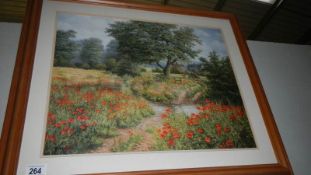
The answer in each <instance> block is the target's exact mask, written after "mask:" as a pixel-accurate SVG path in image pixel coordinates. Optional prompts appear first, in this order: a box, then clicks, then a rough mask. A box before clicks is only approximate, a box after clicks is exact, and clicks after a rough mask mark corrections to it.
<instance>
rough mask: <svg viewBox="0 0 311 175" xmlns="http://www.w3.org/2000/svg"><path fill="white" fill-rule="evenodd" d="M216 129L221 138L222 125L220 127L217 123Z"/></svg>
mask: <svg viewBox="0 0 311 175" xmlns="http://www.w3.org/2000/svg"><path fill="white" fill-rule="evenodd" d="M215 127H216V132H217V135H218V136H220V135H221V125H220V124H219V123H217V124H216V125H215Z"/></svg>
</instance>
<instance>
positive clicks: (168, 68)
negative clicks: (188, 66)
mask: <svg viewBox="0 0 311 175" xmlns="http://www.w3.org/2000/svg"><path fill="white" fill-rule="evenodd" d="M163 74H164V77H165V78H169V77H170V74H171V64H169V63H168V64H166V66H165V67H164V69H163Z"/></svg>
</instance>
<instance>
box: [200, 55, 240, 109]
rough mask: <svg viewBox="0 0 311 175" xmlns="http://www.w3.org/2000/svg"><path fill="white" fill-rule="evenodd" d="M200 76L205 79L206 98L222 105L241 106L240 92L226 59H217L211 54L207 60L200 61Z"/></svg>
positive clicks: (228, 61)
mask: <svg viewBox="0 0 311 175" xmlns="http://www.w3.org/2000/svg"><path fill="white" fill-rule="evenodd" d="M200 60H201V62H202V68H201V74H202V75H204V76H205V77H206V79H207V80H206V81H205V84H206V87H207V92H206V96H205V97H206V98H209V99H211V100H212V101H218V102H221V103H224V104H237V105H241V104H242V99H241V96H240V92H239V89H238V86H237V83H236V80H235V76H234V73H233V70H232V67H231V64H230V60H229V58H228V57H226V58H219V56H218V55H217V54H216V52H214V51H213V52H211V53H210V55H209V59H204V58H201V59H200Z"/></svg>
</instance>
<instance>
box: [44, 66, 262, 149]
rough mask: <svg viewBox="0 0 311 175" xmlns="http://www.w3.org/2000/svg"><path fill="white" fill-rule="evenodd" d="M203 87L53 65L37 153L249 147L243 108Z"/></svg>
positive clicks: (149, 75) (183, 79)
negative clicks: (205, 94) (206, 94)
mask: <svg viewBox="0 0 311 175" xmlns="http://www.w3.org/2000/svg"><path fill="white" fill-rule="evenodd" d="M203 91H205V89H204V86H202V84H200V83H198V82H197V81H195V80H194V79H191V78H189V77H187V76H184V75H182V74H179V75H177V74H176V75H172V76H171V77H170V78H168V79H163V78H161V77H160V76H159V75H158V74H156V73H153V72H144V73H142V74H141V75H139V76H135V77H121V76H118V75H116V74H112V73H109V72H106V71H104V70H91V69H89V70H87V69H80V68H66V67H54V68H53V74H52V80H51V88H50V97H49V107H48V114H47V125H46V136H45V146H44V155H60V154H82V153H103V152H124V151H126V152H131V151H162V150H193V149H215V148H218V149H223V148H252V147H255V146H256V145H255V142H254V139H253V136H252V133H251V128H250V126H249V122H248V119H247V116H246V114H245V111H244V109H243V107H241V106H238V105H224V104H221V103H217V102H213V101H210V100H209V99H205V100H203V101H202V100H199V99H200V97H202V93H203ZM184 105H188V106H190V107H191V110H190V112H189V111H188V112H184V111H183V110H182V109H184V108H183V107H184Z"/></svg>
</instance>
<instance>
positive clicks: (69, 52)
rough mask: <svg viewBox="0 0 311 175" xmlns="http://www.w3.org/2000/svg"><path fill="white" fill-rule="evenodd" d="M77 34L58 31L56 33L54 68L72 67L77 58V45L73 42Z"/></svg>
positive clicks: (71, 31)
mask: <svg viewBox="0 0 311 175" xmlns="http://www.w3.org/2000/svg"><path fill="white" fill-rule="evenodd" d="M75 36H76V32H75V31H73V30H68V31H64V30H58V31H57V33H56V44H55V55H54V57H55V58H54V66H71V61H72V59H73V58H74V57H75V54H74V53H75V51H76V49H77V44H76V43H75V41H74V40H73V39H74V38H75Z"/></svg>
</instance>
